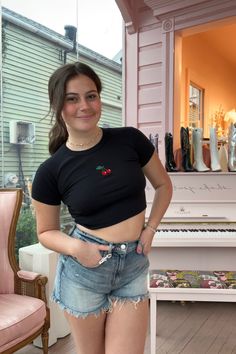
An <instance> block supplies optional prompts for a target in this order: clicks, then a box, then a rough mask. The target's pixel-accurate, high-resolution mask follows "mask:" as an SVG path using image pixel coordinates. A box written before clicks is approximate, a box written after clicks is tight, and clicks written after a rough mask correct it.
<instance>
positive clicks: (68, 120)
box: [32, 63, 172, 354]
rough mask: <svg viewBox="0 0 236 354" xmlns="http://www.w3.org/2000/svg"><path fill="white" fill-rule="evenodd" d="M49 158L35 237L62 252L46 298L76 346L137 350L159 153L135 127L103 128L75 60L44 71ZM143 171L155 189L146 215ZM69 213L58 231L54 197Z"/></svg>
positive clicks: (156, 210) (162, 185)
mask: <svg viewBox="0 0 236 354" xmlns="http://www.w3.org/2000/svg"><path fill="white" fill-rule="evenodd" d="M48 88H49V100H50V108H51V112H52V115H53V116H54V117H55V124H54V126H53V128H52V130H51V132H50V141H49V151H50V153H51V155H52V156H51V157H50V158H48V159H47V160H46V161H45V162H44V163H42V164H41V165H40V167H39V169H38V171H37V173H36V176H35V178H34V181H33V189H32V195H33V199H34V207H35V210H36V219H37V231H38V237H39V241H40V242H41V243H42V244H43V245H44V246H45V247H47V248H49V249H52V250H54V251H56V252H58V253H60V258H59V262H58V267H57V274H56V279H55V287H54V291H53V295H52V299H53V300H54V301H55V302H57V303H58V305H59V306H60V307H61V308H62V309H63V310H64V312H65V316H66V317H67V319H68V321H69V324H70V326H71V330H72V334H73V338H74V341H75V345H76V349H77V353H78V354H105V353H106V354H120V353H122V354H142V353H143V351H144V345H145V337H146V331H147V320H148V291H147V273H148V266H149V261H148V257H147V255H148V252H149V251H150V249H151V244H152V239H153V236H154V234H155V230H156V228H157V226H158V224H159V223H160V220H161V219H162V216H163V215H164V213H165V211H166V209H167V207H168V205H169V202H170V199H171V195H172V186H171V182H170V179H169V177H168V175H167V173H166V171H165V169H164V168H163V166H162V164H161V162H160V160H159V158H158V155H157V153H156V151H155V149H154V147H153V145H152V144H151V143H150V141H149V140H148V139H147V138H146V136H145V135H144V134H143V133H141V132H140V131H139V130H138V129H135V128H133V127H122V128H106V129H105V128H103V129H102V128H100V127H99V125H98V123H99V119H100V116H101V108H102V104H101V97H100V94H101V90H102V85H101V81H100V79H99V77H98V76H97V74H96V73H95V72H94V71H93V69H92V68H90V67H89V66H87V65H85V64H82V63H73V64H66V65H64V66H62V67H60V68H59V69H57V70H56V71H55V72H54V73H53V75H52V76H51V78H50V80H49V85H48ZM145 176H146V177H147V178H148V179H149V181H150V182H151V184H152V186H153V187H154V189H155V190H156V192H155V197H154V200H153V205H152V209H151V212H150V215H149V219H148V222H147V224H146V226H144V222H145V208H146V200H145ZM61 202H63V203H64V204H66V205H67V206H68V210H69V212H70V214H71V216H72V218H73V219H74V220H75V229H74V230H73V232H72V234H71V235H66V234H64V233H63V232H61V231H60V204H61Z"/></svg>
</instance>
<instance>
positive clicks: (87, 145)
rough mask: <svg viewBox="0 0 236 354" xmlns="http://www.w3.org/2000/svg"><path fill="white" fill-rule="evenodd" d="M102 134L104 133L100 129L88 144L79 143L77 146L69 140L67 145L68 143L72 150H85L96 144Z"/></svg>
mask: <svg viewBox="0 0 236 354" xmlns="http://www.w3.org/2000/svg"><path fill="white" fill-rule="evenodd" d="M101 132H102V131H101V129H99V130H98V132H97V134H96V135H94V137H92V138H91V139H90V140H89V141H88V142H87V143H78V144H75V143H72V142H71V141H70V140H69V139H68V140H67V143H68V145H70V146H71V147H72V148H73V147H76V148H78V147H79V148H81V149H83V148H86V147H89V146H90V145H91V144H92V143H94V142H95V141H96V140H97V138H98V137H99V136H100V134H101Z"/></svg>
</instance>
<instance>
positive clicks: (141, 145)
mask: <svg viewBox="0 0 236 354" xmlns="http://www.w3.org/2000/svg"><path fill="white" fill-rule="evenodd" d="M132 130H133V134H134V144H135V150H136V151H137V153H138V156H139V162H140V165H141V167H143V166H145V165H146V164H147V163H148V161H149V160H150V158H151V157H152V155H153V152H154V150H155V147H154V146H153V144H152V143H151V141H150V140H149V139H148V138H147V137H146V135H145V134H144V133H142V132H141V131H140V130H139V129H136V128H132Z"/></svg>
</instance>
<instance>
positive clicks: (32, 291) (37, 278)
mask: <svg viewBox="0 0 236 354" xmlns="http://www.w3.org/2000/svg"><path fill="white" fill-rule="evenodd" d="M47 282H48V278H47V277H46V276H42V275H40V274H39V273H35V272H30V271H25V270H19V271H18V272H17V273H16V277H15V293H16V294H20V295H26V296H33V297H36V298H38V299H41V300H43V301H44V302H45V303H46V304H47V298H46V284H47Z"/></svg>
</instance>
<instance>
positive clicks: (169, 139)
mask: <svg viewBox="0 0 236 354" xmlns="http://www.w3.org/2000/svg"><path fill="white" fill-rule="evenodd" d="M165 155H166V163H165V168H166V171H167V172H178V169H177V167H176V163H175V159H174V153H173V136H172V134H171V133H166V134H165Z"/></svg>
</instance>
